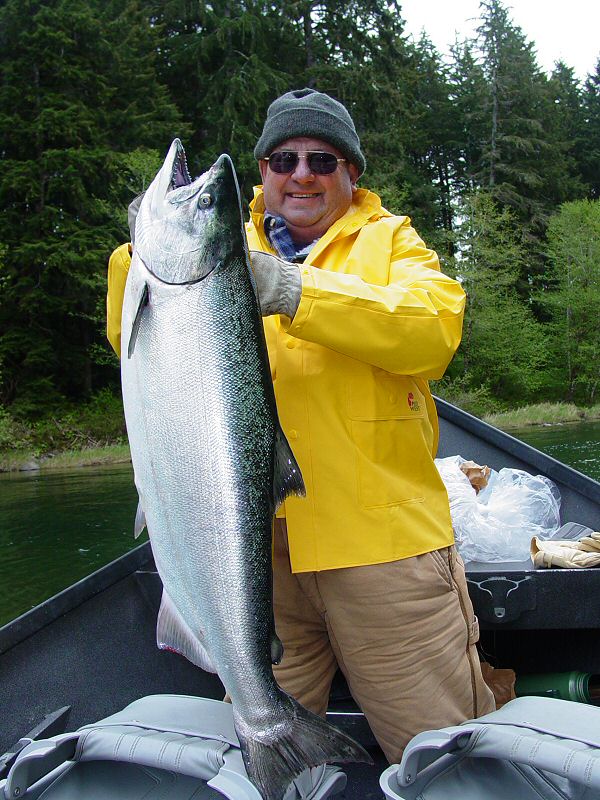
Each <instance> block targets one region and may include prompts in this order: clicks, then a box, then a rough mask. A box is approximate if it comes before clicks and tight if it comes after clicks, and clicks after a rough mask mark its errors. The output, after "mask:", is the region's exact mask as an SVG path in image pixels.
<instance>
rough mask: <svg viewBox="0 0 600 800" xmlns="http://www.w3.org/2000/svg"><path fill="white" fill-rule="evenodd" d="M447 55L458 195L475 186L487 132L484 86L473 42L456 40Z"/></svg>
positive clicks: (485, 89)
mask: <svg viewBox="0 0 600 800" xmlns="http://www.w3.org/2000/svg"><path fill="white" fill-rule="evenodd" d="M451 53H452V61H451V64H450V72H449V99H450V102H451V103H452V107H453V108H454V109H455V113H456V117H457V120H458V130H457V131H456V143H455V145H454V149H455V151H456V156H455V164H454V167H455V179H454V191H455V194H456V195H457V196H460V195H461V194H464V193H466V192H471V191H473V190H474V189H476V188H478V186H479V181H478V175H479V173H480V170H481V163H482V149H483V145H484V142H485V141H486V138H487V136H488V132H489V122H488V116H487V113H486V106H487V103H488V86H487V82H486V78H485V75H484V72H483V68H482V66H481V64H480V61H479V59H478V58H477V55H476V53H475V45H474V43H473V42H471V41H469V40H466V41H464V42H459V41H457V42H456V43H455V44H454V46H453V47H452V50H451Z"/></svg>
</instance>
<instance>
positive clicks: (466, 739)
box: [381, 697, 600, 800]
mask: <svg viewBox="0 0 600 800" xmlns="http://www.w3.org/2000/svg"><path fill="white" fill-rule="evenodd" d="M381 786H382V788H383V789H384V791H385V794H386V797H387V798H388V799H389V800H417V798H418V800H480V798H483V797H485V798H486V800H505V798H508V797H515V798H519V800H599V798H600V708H596V707H593V706H589V705H585V704H583V703H575V702H571V701H566V700H555V699H552V698H547V697H520V698H517V699H516V700H513V701H511V702H510V703H507V704H506V705H504V706H503V707H502V708H501V709H500V710H499V711H495V712H493V713H492V714H487V715H486V716H484V717H480V718H479V719H476V720H471V721H469V722H465V723H463V724H462V725H457V726H452V727H449V728H443V729H441V730H438V731H425V732H424V733H420V734H419V735H418V736H415V737H414V738H413V739H412V740H411V741H410V742H409V744H408V746H407V748H406V750H405V751H404V755H403V757H402V762H401V763H400V765H397V764H396V765H393V766H391V767H389V768H388V769H387V770H386V771H385V772H384V773H383V775H382V776H381Z"/></svg>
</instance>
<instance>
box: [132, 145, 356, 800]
mask: <svg viewBox="0 0 600 800" xmlns="http://www.w3.org/2000/svg"><path fill="white" fill-rule="evenodd" d="M121 364H122V366H121V374H122V388H123V400H124V406H125V417H126V422H127V431H128V436H129V442H130V446H131V455H132V461H133V467H134V472H135V482H136V487H137V489H138V493H139V497H140V508H139V509H138V517H137V519H136V532H139V531H140V530H141V528H142V527H143V525H144V523H145V524H147V527H148V531H149V533H150V540H151V545H152V551H153V554H154V558H155V561H156V565H157V569H158V572H159V574H160V577H161V579H162V582H163V587H164V592H163V600H162V603H161V608H160V612H159V617H158V623H157V641H158V645H159V647H162V648H164V649H170V650H175V651H177V652H179V653H182V654H183V655H185V656H186V657H187V658H188V659H190V660H191V661H192V662H193V663H195V664H197V665H198V666H200V667H202V668H204V669H207V670H209V671H213V672H217V673H218V675H219V677H220V679H221V681H222V682H223V684H224V686H225V688H226V689H227V692H228V694H229V695H230V697H231V699H232V703H233V714H234V721H235V726H236V731H237V733H238V737H239V740H240V746H241V749H242V753H243V757H244V762H245V765H246V769H247V771H248V775H249V777H250V778H251V780H252V781H253V782H254V783H255V785H256V786H257V788H258V790H259V791H260V792H261V794H262V795H263V797H264V798H266V800H279V799H280V798H281V797H282V796H283V794H284V792H285V790H286V788H287V786H288V785H289V783H290V781H291V780H292V779H293V778H294V777H295V776H296V775H298V774H299V773H300V772H301V771H302V770H304V769H305V768H306V767H310V766H317V765H318V764H322V763H324V762H326V761H369V760H370V759H369V756H368V755H367V754H366V752H365V751H364V750H363V749H362V748H361V747H360V746H359V745H357V744H356V743H355V742H354V741H353V740H352V739H350V738H349V737H347V736H346V735H345V734H344V733H342V732H341V731H338V730H337V729H336V728H333V727H332V726H331V725H329V724H328V723H326V722H325V721H324V720H322V719H321V718H319V717H317V716H315V715H313V714H311V713H310V712H308V711H307V710H306V709H304V708H303V707H302V706H300V705H299V704H298V703H297V702H296V701H295V700H293V699H292V698H291V697H290V696H289V695H287V694H286V693H284V692H283V691H282V690H281V689H280V688H279V686H278V685H277V683H276V681H275V679H274V677H273V671H272V663H274V662H276V661H277V660H278V659H279V658H280V657H281V645H280V643H279V640H278V639H277V637H276V634H275V630H274V624H273V609H272V572H271V569H272V568H271V526H272V519H273V514H274V511H275V509H276V507H277V505H278V504H279V503H280V502H281V501H282V500H283V499H284V498H285V497H286V496H287V495H288V494H290V493H298V494H302V493H303V492H304V485H303V482H302V476H301V474H300V470H299V468H298V466H297V464H296V461H295V459H294V456H293V454H292V451H291V450H290V448H289V445H288V443H287V441H286V439H285V436H284V434H283V432H282V430H281V427H280V425H279V421H278V417H277V409H276V405H275V397H274V393H273V386H272V382H271V376H270V370H269V365H268V358H267V351H266V345H265V340H264V334H263V329H262V321H261V316H260V311H259V305H258V300H257V296H256V288H255V284H254V279H253V276H252V271H251V268H250V265H249V261H248V253H247V247H246V241H245V235H244V230H243V219H242V210H241V204H240V195H239V188H238V184H237V179H236V176H235V171H234V168H233V164H232V162H231V160H230V158H229V157H228V156H226V155H223V156H221V157H220V158H219V159H218V161H217V162H216V163H215V164H214V165H213V167H212V168H211V169H210V170H209V171H208V172H206V173H204V175H202V176H200V177H199V178H198V179H196V180H195V181H191V179H190V177H189V174H188V169H187V165H186V161H185V153H184V150H183V147H182V145H181V142H179V140H177V139H176V140H175V141H174V142H173V144H172V145H171V148H170V150H169V153H168V155H167V158H166V160H165V162H164V164H163V166H162V168H161V170H160V171H159V173H158V174H157V176H156V178H155V179H154V181H153V182H152V184H151V185H150V187H149V189H148V191H147V192H146V194H145V196H144V199H143V201H142V204H141V207H140V210H139V213H138V217H137V222H136V231H135V249H134V254H133V258H132V263H131V267H130V271H129V275H128V278H127V285H126V289H125V298H124V306H123V318H122V360H121Z"/></svg>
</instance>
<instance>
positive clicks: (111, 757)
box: [0, 695, 346, 800]
mask: <svg viewBox="0 0 600 800" xmlns="http://www.w3.org/2000/svg"><path fill="white" fill-rule="evenodd" d="M345 783H346V778H345V775H344V773H343V772H341V771H340V770H339V768H337V767H330V766H322V767H317V768H314V769H313V770H310V771H306V772H305V773H303V774H302V776H300V777H299V779H298V780H297V781H294V783H293V784H292V785H291V786H290V788H289V790H288V792H286V795H285V800H298V798H305V797H308V796H309V795H310V797H311V800H325V798H328V797H331V796H333V795H334V794H338V793H339V791H341V790H342V789H343V788H344V786H345ZM0 790H2V792H1V794H3V796H4V798H5V800H82V799H83V798H85V800H108V799H109V798H118V800H192V798H193V800H216V799H217V798H219V800H222V798H223V797H226V798H230V800H261V798H260V795H259V793H258V791H257V789H256V788H255V787H254V785H253V784H252V783H251V782H250V781H249V779H248V777H247V775H246V770H245V768H244V764H243V760H242V755H241V752H240V750H239V744H238V739H237V736H236V733H235V728H234V725H233V714H232V707H231V705H230V704H229V703H222V702H220V701H217V700H209V699H206V698H200V697H190V696H186V695H151V696H149V697H144V698H141V699H140V700H136V701H135V702H133V703H131V704H130V705H128V706H127V707H126V708H124V709H123V710H122V711H119V712H118V713H116V714H113V715H111V716H110V717H106V718H105V719H102V720H100V721H99V722H96V723H94V724H91V725H85V726H83V727H82V728H80V729H79V730H78V731H75V732H74V733H65V734H60V735H59V736H53V737H51V738H49V739H45V740H42V741H35V742H32V743H31V744H30V745H28V746H27V747H26V748H25V749H24V750H23V751H22V752H21V753H20V754H19V757H18V758H17V760H16V762H15V764H14V765H13V767H12V768H11V770H10V773H9V775H8V778H7V780H6V782H5V785H4V786H3V785H2V784H1V783H0Z"/></svg>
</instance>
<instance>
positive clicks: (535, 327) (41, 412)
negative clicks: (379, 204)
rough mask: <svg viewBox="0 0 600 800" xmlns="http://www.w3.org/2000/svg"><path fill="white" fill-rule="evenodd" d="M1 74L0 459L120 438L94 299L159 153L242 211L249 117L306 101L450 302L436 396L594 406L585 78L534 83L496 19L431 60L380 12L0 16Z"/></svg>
mask: <svg viewBox="0 0 600 800" xmlns="http://www.w3.org/2000/svg"><path fill="white" fill-rule="evenodd" d="M0 69H1V74H2V77H1V79H0V81H1V83H0V141H1V147H0V209H1V214H0V449H2V448H7V447H11V446H15V445H16V443H18V442H20V441H21V442H22V441H25V440H27V439H28V437H29V439H31V436H32V433H31V432H32V430H34V429H35V430H37V431H38V435H39V436H42V438H43V435H46V434H47V435H48V436H50V439H52V436H51V435H49V434H48V431H49V430H50V428H51V427H52V426H53V427H52V430H53V431H54V433H53V434H52V435H53V436H54V439H55V440H56V442H60V440H61V435H62V433H64V432H65V430H66V431H67V433H66V434H65V435H66V436H67V438H68V436H69V435H71V434H72V431H73V430H76V429H77V424H76V420H77V419H83V418H85V416H86V414H87V415H88V417H90V419H91V418H93V419H96V420H98V419H101V420H102V424H100V423H98V427H99V428H100V429H102V431H104V433H102V432H100V433H99V434H98V436H97V437H96V438H97V439H98V440H100V439H102V438H105V439H106V440H111V439H114V438H115V436H116V435H117V433H118V431H119V430H122V418H121V414H120V399H119V368H118V362H117V359H116V356H115V355H114V354H113V353H112V351H111V349H110V347H109V345H108V343H107V341H106V338H105V296H106V268H107V261H108V257H109V255H110V253H111V251H112V250H113V249H114V248H115V247H116V246H117V245H119V244H120V243H122V242H124V241H127V240H128V238H129V235H128V229H127V206H128V203H129V202H130V201H131V200H132V199H133V198H134V197H135V196H136V195H137V194H138V193H140V192H141V191H142V190H143V189H144V188H145V187H146V186H147V185H148V182H149V181H150V180H151V179H152V177H153V175H154V173H155V172H156V170H157V168H158V166H159V165H160V163H161V162H162V159H163V157H164V155H165V153H166V150H167V149H168V146H169V144H170V142H171V140H172V139H173V138H174V137H175V136H179V137H180V138H181V139H182V140H183V142H184V145H185V147H186V151H187V153H188V160H189V163H190V168H191V171H192V172H193V173H194V174H199V173H200V172H201V171H203V170H204V169H206V168H207V166H209V165H210V164H211V163H212V162H213V161H214V160H215V158H216V157H217V156H218V155H219V154H220V153H222V152H227V153H229V154H231V156H232V157H233V159H234V162H235V164H236V168H237V170H238V173H239V177H240V181H241V185H242V187H243V191H244V195H245V198H246V200H248V199H249V198H250V197H251V190H252V186H253V185H254V184H255V183H258V182H259V172H258V169H257V166H256V163H255V162H254V159H253V156H252V150H253V147H254V144H255V142H256V139H257V138H258V136H259V135H260V132H261V130H262V124H263V120H264V116H265V113H266V109H267V107H268V105H269V103H270V102H271V101H272V100H273V99H274V98H275V97H277V96H278V95H279V94H280V93H282V92H284V91H286V90H289V89H293V88H302V87H304V86H309V87H314V88H316V89H319V90H320V91H324V92H328V93H329V94H331V95H333V96H334V97H336V98H338V99H339V100H341V101H342V102H343V103H344V104H345V105H346V106H347V107H348V109H349V111H350V112H351V114H352V116H353V118H354V120H355V123H356V126H357V129H358V132H359V135H360V137H361V142H362V146H363V151H364V152H365V155H366V158H367V171H366V174H365V176H364V177H363V178H362V179H361V185H364V186H366V187H367V188H369V189H372V190H374V191H376V192H377V193H379V194H380V195H381V197H382V200H383V203H384V205H385V206H386V207H387V208H388V209H389V210H390V211H393V212H396V213H402V214H408V215H409V216H410V217H411V218H412V221H413V224H414V225H415V227H416V228H417V230H418V231H419V233H420V235H421V236H422V237H423V239H424V240H425V241H426V242H427V243H428V245H429V246H430V247H433V248H434V249H436V250H437V251H438V253H439V255H440V260H441V262H442V269H443V270H444V271H445V272H446V273H448V274H450V275H453V276H455V277H458V278H459V280H460V281H461V282H462V283H463V285H464V287H465V289H466V291H467V295H468V307H467V313H466V317H465V326H464V335H463V341H462V344H461V347H460V350H459V352H458V354H457V356H456V358H455V359H454V361H453V363H452V364H451V366H450V368H449V370H448V373H447V376H446V377H445V378H444V379H443V381H441V382H439V383H438V384H437V385H435V386H434V387H433V389H434V392H436V393H438V394H441V395H442V396H444V397H446V398H448V399H450V400H454V401H456V402H458V403H459V404H461V405H463V406H464V407H465V408H467V409H470V410H472V411H473V412H474V413H480V412H481V411H482V410H485V409H488V410H489V409H502V408H510V407H516V406H518V405H520V404H526V403H529V402H532V401H535V402H541V401H565V402H574V403H576V404H577V405H579V406H582V407H585V406H592V405H595V404H597V403H598V389H599V385H598V384H599V380H600V313H599V312H598V309H599V308H600V58H599V60H598V62H597V64H596V68H595V71H593V72H592V73H591V74H589V75H588V76H587V77H586V78H585V79H584V80H578V78H577V77H576V75H575V74H574V70H573V69H572V68H571V67H570V66H569V65H568V64H566V63H563V62H560V61H559V62H557V63H556V64H555V67H554V69H553V71H552V73H551V74H547V73H546V72H545V71H544V70H542V69H541V68H540V66H539V64H538V62H537V58H536V50H535V43H534V42H532V41H529V40H528V39H527V37H526V36H525V35H524V33H523V32H522V30H521V29H520V28H519V27H518V26H517V25H516V24H515V23H514V22H513V21H512V19H511V15H510V11H509V9H508V6H507V4H506V3H504V2H502V0H482V2H481V3H480V10H479V19H478V25H477V34H476V36H475V37H474V38H473V39H465V40H457V41H456V42H455V44H454V46H453V48H452V51H451V56H450V57H445V58H443V57H442V56H441V55H440V53H439V52H437V51H436V48H435V47H434V46H433V44H432V42H431V41H430V40H429V39H428V37H427V36H426V34H423V35H422V36H421V38H420V39H418V40H414V39H412V38H410V37H408V36H407V35H406V34H405V32H404V20H403V16H402V4H401V2H396V0H360V2H358V1H357V0H335V2H334V0H212V1H211V2H203V1H202V0H147V2H144V3H141V2H138V1H137V0H2V2H0ZM61 426H62V428H61ZM103 426H104V427H103ZM63 429H64V430H63ZM40 431H41V432H42V433H40ZM44 431H46V434H44V433H43V432H44ZM61 431H62V433H61ZM69 431H71V434H69ZM115 432H117V433H115ZM63 438H64V437H63ZM71 439H73V436H72V435H71ZM84 439H85V437H83V438H82V440H81V441H80V442H79V443H80V444H82V445H83V444H85V443H86V442H85V441H84ZM75 440H76V437H75Z"/></svg>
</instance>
